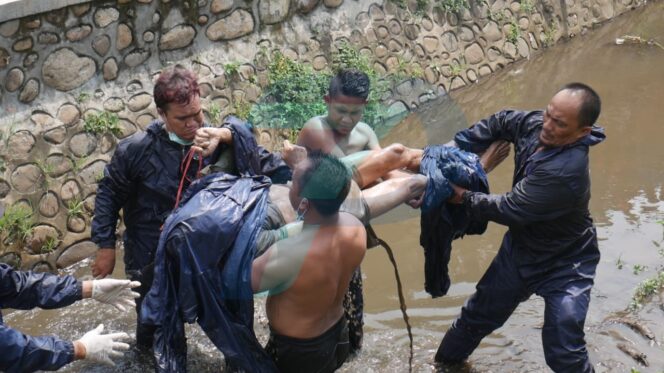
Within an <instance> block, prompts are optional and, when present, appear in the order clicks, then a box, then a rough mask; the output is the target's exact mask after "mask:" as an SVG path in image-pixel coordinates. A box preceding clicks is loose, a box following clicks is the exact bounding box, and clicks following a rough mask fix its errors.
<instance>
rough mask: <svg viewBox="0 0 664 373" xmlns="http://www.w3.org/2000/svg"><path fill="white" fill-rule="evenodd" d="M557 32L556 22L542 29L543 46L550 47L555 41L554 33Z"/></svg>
mask: <svg viewBox="0 0 664 373" xmlns="http://www.w3.org/2000/svg"><path fill="white" fill-rule="evenodd" d="M557 32H558V26H557V24H556V23H552V24H551V25H550V26H549V27H548V28H547V30H546V31H544V38H543V40H542V45H544V46H545V47H550V46H552V45H553V44H554V43H555V42H556V33H557Z"/></svg>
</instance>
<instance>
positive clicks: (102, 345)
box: [74, 324, 129, 365]
mask: <svg viewBox="0 0 664 373" xmlns="http://www.w3.org/2000/svg"><path fill="white" fill-rule="evenodd" d="M103 331H104V325H103V324H99V326H97V327H96V328H94V329H92V330H90V331H89V332H87V333H85V334H84V335H83V337H81V339H79V340H78V341H76V342H74V348H75V349H77V348H80V347H81V346H82V347H83V348H82V350H83V351H80V352H79V353H78V354H80V357H81V358H82V359H85V360H90V361H96V362H100V363H105V364H109V365H115V363H114V362H113V360H111V357H121V356H122V355H124V353H123V352H121V351H127V350H128V349H129V345H128V344H126V343H123V342H119V341H121V340H125V341H126V340H129V335H128V334H127V333H111V334H101V332H103Z"/></svg>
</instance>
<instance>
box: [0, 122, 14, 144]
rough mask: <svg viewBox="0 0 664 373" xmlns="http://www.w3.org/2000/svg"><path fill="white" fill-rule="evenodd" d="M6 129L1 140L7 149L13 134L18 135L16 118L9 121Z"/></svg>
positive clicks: (0, 135) (1, 134) (0, 133)
mask: <svg viewBox="0 0 664 373" xmlns="http://www.w3.org/2000/svg"><path fill="white" fill-rule="evenodd" d="M2 127H4V128H3V129H2V131H0V140H2V141H3V143H4V144H5V148H6V147H7V146H9V139H10V138H11V137H12V135H13V134H15V133H16V120H15V118H14V116H12V119H11V121H9V124H8V125H6V126H5V125H3V126H2Z"/></svg>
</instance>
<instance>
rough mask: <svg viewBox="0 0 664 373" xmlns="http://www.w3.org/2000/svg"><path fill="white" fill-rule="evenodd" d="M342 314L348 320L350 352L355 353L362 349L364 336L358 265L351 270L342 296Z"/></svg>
mask: <svg viewBox="0 0 664 373" xmlns="http://www.w3.org/2000/svg"><path fill="white" fill-rule="evenodd" d="M344 316H345V317H346V320H347V321H348V340H349V342H350V353H351V354H355V353H357V352H359V351H360V349H362V339H363V338H364V330H363V327H364V292H363V286H362V270H361V269H360V267H357V269H356V270H355V272H353V277H351V278H350V284H348V291H347V292H346V295H345V296H344Z"/></svg>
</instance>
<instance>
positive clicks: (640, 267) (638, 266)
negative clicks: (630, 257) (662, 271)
mask: <svg viewBox="0 0 664 373" xmlns="http://www.w3.org/2000/svg"><path fill="white" fill-rule="evenodd" d="M646 269H648V266H644V265H642V264H634V266H633V267H632V273H634V274H635V275H638V274H639V273H641V272H643V271H645V270H646Z"/></svg>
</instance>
